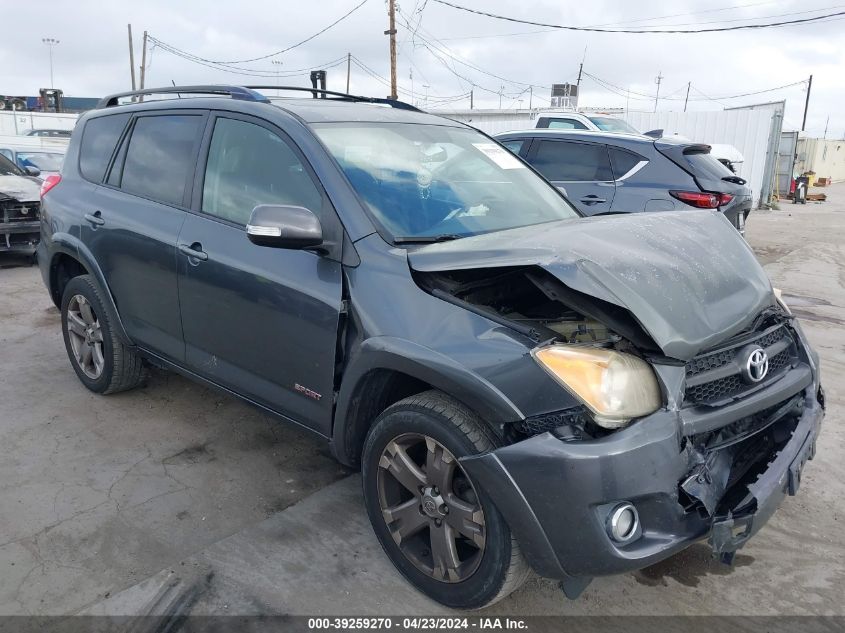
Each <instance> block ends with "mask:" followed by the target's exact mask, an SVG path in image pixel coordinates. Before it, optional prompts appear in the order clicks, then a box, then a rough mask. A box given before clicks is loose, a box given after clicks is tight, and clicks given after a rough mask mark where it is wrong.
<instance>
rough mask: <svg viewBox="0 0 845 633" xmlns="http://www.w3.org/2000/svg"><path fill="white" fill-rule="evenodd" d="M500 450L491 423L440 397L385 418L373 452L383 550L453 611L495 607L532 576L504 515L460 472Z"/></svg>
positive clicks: (367, 493)
mask: <svg viewBox="0 0 845 633" xmlns="http://www.w3.org/2000/svg"><path fill="white" fill-rule="evenodd" d="M498 445H499V442H498V440H497V438H496V436H495V435H494V433H493V432H492V430H491V429H490V428H489V427H488V426H486V425H485V424H484V422H483V421H481V420H480V419H479V418H478V417H477V416H476V415H475V414H473V413H472V412H471V411H470V410H468V409H467V408H466V407H464V406H463V405H462V404H461V403H459V402H457V401H456V400H454V399H452V398H450V397H448V396H446V395H445V394H443V393H440V392H438V391H427V392H425V393H421V394H418V395H415V396H411V397H409V398H405V399H404V400H401V401H400V402H397V403H396V404H394V405H392V406H391V407H389V408H388V409H386V410H385V411H384V412H383V413H382V414H381V415H380V416H379V417H378V419H377V420H376V421H375V423H374V425H373V428H372V429H371V430H370V433H369V435H368V436H367V441H366V443H365V445H364V454H363V460H362V477H363V485H364V502H365V505H366V507H367V513H368V514H369V517H370V521H371V522H372V525H373V529H374V531H375V533H376V536H377V537H378V539H379V541H380V543H381V546H382V548H383V549H384V551H385V553H386V554H387V555H388V557H389V558H390V559H391V560H392V562H393V564H394V565H395V566H396V568H397V569H398V570H399V571H400V572H401V573H402V575H403V576H405V578H406V579H407V580H408V581H410V583H411V584H412V585H414V587H416V588H417V589H418V590H420V591H422V592H423V593H424V594H426V595H427V596H429V597H430V598H432V599H434V600H436V601H437V602H440V603H441V604H444V605H446V606H448V607H453V608H459V609H479V608H481V607H484V606H487V605H489V604H492V603H494V602H496V601H497V600H500V599H502V598H504V597H505V596H507V595H508V594H509V593H511V592H512V591H514V590H515V589H516V588H518V587H519V586H520V585H521V584H522V583H523V582H524V580H525V578H526V577H527V574H528V573H529V568H528V565H527V563H526V562H525V559H524V558H523V556H522V554H521V552H520V549H519V545H518V544H517V542H516V539H515V538H514V537H513V535H512V534H511V532H510V529H509V528H508V525H507V523H506V522H505V520H504V518H503V517H502V515H501V513H500V512H499V511H498V510H497V509H496V507H495V505H494V504H493V503H492V501H491V500H490V498H489V497H487V495H486V494H485V493H484V492H483V491H482V490H480V489H479V488H476V487H475V486H474V485H473V482H472V481H471V480H470V479H469V477H468V476H467V474H466V472H465V471H464V469H463V468H462V467H461V466H460V464H459V462H458V459H459V458H461V457H464V456H466V455H473V454H477V453H481V452H485V451H489V450H492V449H494V448H496V447H497V446H498Z"/></svg>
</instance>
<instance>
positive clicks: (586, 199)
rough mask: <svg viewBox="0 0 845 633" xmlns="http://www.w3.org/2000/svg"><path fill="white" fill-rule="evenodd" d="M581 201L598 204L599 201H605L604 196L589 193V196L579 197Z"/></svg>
mask: <svg viewBox="0 0 845 633" xmlns="http://www.w3.org/2000/svg"><path fill="white" fill-rule="evenodd" d="M581 202H583V203H584V204H598V203H599V202H607V200H605V199H604V198H599V197H598V196H596V195H593V194H590V195H589V196H584V197H583V198H581Z"/></svg>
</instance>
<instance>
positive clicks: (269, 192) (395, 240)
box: [38, 86, 824, 608]
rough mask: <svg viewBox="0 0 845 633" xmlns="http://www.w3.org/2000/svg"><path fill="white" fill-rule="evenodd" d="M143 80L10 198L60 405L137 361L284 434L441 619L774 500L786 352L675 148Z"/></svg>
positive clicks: (764, 299)
mask: <svg viewBox="0 0 845 633" xmlns="http://www.w3.org/2000/svg"><path fill="white" fill-rule="evenodd" d="M274 89H275V88H274ZM285 90H286V91H293V90H296V89H285ZM299 90H304V92H305V94H308V93H310V92H311V89H299ZM152 92H156V93H160V96H163V97H165V98H163V99H158V100H146V101H144V102H139V101H136V102H135V103H132V104H128V105H120V101H121V99H123V98H127V97H131V96H134V95H137V94H138V93H127V94H125V95H114V96H112V97H107V98H105V99H104V100H103V101H102V102H101V104H100V106H99V107H98V108H97V109H96V110H94V111H92V112H89V113H87V114H85V115H84V116H83V117H82V118H81V119H80V121H79V124H78V125H77V127H76V130H75V131H74V134H73V136H72V138H71V141H70V147H69V149H68V153H67V159H66V161H65V165H64V167H63V169H62V173H61V175H50V176H48V177H47V178H46V179H45V181H44V183H43V186H42V190H41V191H42V192H41V199H42V209H41V233H42V239H41V242H40V244H39V245H38V261H39V264H40V268H41V272H42V276H43V279H44V283H45V285H46V287H47V290H48V292H49V294H50V297H51V298H52V300H53V301H54V302H55V304H56V306H57V307H58V308H59V309H60V310H61V329H62V334H63V337H64V342H65V346H66V349H67V354H68V359H69V362H70V365H71V367H72V368H73V371H75V373H76V375H77V376H78V378H79V380H80V382H81V383H82V384H83V385H84V386H85V387H86V388H88V389H89V390H91V391H92V392H95V393H99V394H110V393H115V392H119V391H123V390H127V389H132V388H133V387H136V386H138V385H139V384H141V383H142V382H143V380H144V377H145V373H146V368H147V367H148V366H150V365H153V366H158V367H165V368H168V369H172V370H174V371H178V372H181V373H183V374H185V375H186V376H189V377H191V378H192V379H194V380H198V381H200V382H202V383H204V384H206V385H209V386H211V387H214V388H217V389H220V390H222V391H225V392H227V393H229V394H233V395H235V396H237V397H239V398H241V399H243V400H244V401H246V402H249V403H251V404H253V405H255V406H257V407H258V408H260V409H261V410H263V411H265V412H267V413H268V414H271V415H273V416H275V417H277V418H279V419H280V420H284V421H288V422H292V423H295V424H298V425H301V426H303V427H305V428H307V429H310V430H311V431H314V432H315V433H317V434H318V435H320V436H322V437H324V438H325V439H326V440H327V441H328V442H329V445H330V447H331V450H332V452H333V454H334V455H335V456H336V457H337V459H338V460H339V461H341V462H342V463H344V464H346V465H348V466H350V467H353V468H360V469H361V471H362V482H363V497H364V504H365V506H366V509H367V512H368V514H369V517H370V520H371V522H372V526H373V530H374V532H375V534H376V536H377V538H378V540H379V542H380V543H381V545H382V547H383V548H384V551H385V553H386V555H387V556H388V557H389V558H390V559H391V560H392V561H393V563H394V564H395V565H396V567H397V569H398V570H399V571H400V572H401V573H402V574H403V576H404V577H405V578H406V579H407V580H408V581H409V582H410V583H411V584H413V586H415V587H416V588H418V589H419V590H420V591H422V592H424V593H425V594H427V595H428V596H430V597H432V598H433V599H435V600H437V601H439V602H441V603H442V604H444V605H448V606H450V607H456V608H478V607H482V606H484V605H488V604H490V603H492V602H495V601H496V600H498V599H500V598H502V597H503V596H505V595H507V594H508V593H510V592H511V591H513V590H514V589H516V588H517V587H519V586H520V584H522V582H523V581H524V580H525V578H526V577H527V575H528V573H529V571H530V570H531V569H533V570H534V571H535V572H536V573H538V574H539V575H541V576H545V577H549V578H555V579H558V580H560V581H561V586H562V588H563V589H564V591H565V592H566V594H567V595H568V596H570V597H577V595H578V594H579V593H580V592H581V591H582V590H583V589H584V587H585V586H586V585H587V584H588V583H589V582H590V579H592V578H593V577H594V576H599V575H606V574H614V573H621V572H626V571H630V570H634V569H639V568H642V567H645V566H648V565H652V564H654V563H657V562H658V561H661V560H663V559H665V558H667V557H669V556H671V555H672V554H674V553H676V552H678V551H680V550H682V549H684V548H686V547H688V546H689V545H690V544H692V543H694V542H698V541H701V540H702V539H705V538H707V539H708V543H709V544H710V546H711V548H712V550H713V553H714V554H715V555H717V556H719V557H720V558H721V559H722V560H723V561H724V562H727V563H729V562H730V561H731V560H732V558H733V556H734V554H735V552H736V551H737V550H738V549H739V548H741V547H742V546H743V545H744V544H745V543H746V541H747V540H748V539H749V538H750V537H751V536H752V535H754V534H755V533H756V532H757V531H758V530H759V529H760V528H761V527H762V525H763V524H764V523H765V522H766V520H767V519H768V518H769V517H770V516H771V515H772V514H773V512H774V511H775V510H776V508H777V507H778V506H779V504H780V503H781V501H782V499H783V498H784V497H785V496H786V495H787V494H790V495H792V494H795V493H796V492H797V489H798V484H799V482H800V479H801V471H802V469H803V468H804V467H805V463H806V462H807V461H808V460H809V459H812V457H813V455H814V451H815V442H816V437H817V434H818V432H819V428H820V425H821V422H822V418H823V415H824V393H823V391H822V387H821V384H820V378H819V371H818V357H817V355H816V353H815V352H814V351H813V350H812V349H811V348H810V346H809V345H808V343H807V340H806V338H805V336H804V334H803V333H802V331H801V328H800V326H799V325H798V323H797V322H796V321H795V320H794V319H793V318H792V316H791V315H790V313H789V309H788V308H787V307H786V306H785V305H784V304H783V303H782V301H781V300H780V299H779V297H778V296H777V295H776V292H775V291H774V289H773V288H772V287H771V284H770V282H769V280H768V278H767V276H766V274H765V272H764V271H763V269H762V268H761V266H760V265H759V263H758V262H757V261H756V259H755V258H754V255H753V253H752V252H751V250H750V249H749V248H748V246H747V245H746V244H745V242H744V241H743V239H742V238H741V237H740V235H739V233H738V232H737V231H736V230H735V228H734V227H732V226H731V225H730V224H729V222H727V221H726V220H725V218H724V217H722V214H721V213H720V211H727V210H730V209H733V208H734V207H735V206H738V209H737V213H738V214H740V215H741V214H742V213H744V209H745V207H744V205H745V201H744V200H740V201H739V202H735V201H734V200H731V201H727V200H726V199H725V200H723V199H722V198H721V197H720V198H719V204H712V203H711V202H712V201H710V199H709V198H708V200H707V202H708V204H706V205H698V206H706V207H707V208H706V209H696V208H695V207H696V204H695V200H696V198H695V196H699V198H698V199H703V198H700V197H701V196H708V195H712V196H722V195H723V194H725V195H732V196H734V197H735V198H742V197H743V196H744V191H743V190H742V189H741V187H742V186H743V185H742V184H740V183H739V182H736V181H731V180H728V179H726V177H725V175H724V172H722V171H719V170H717V169H716V166H715V165H714V164H713V161H710V160H709V159H708V156H707V151H706V148H705V147H704V146H700V145H696V144H689V143H682V142H675V143H673V142H669V141H666V142H661V141H657V140H654V139H652V140H650V141H645V140H642V139H640V138H635V137H631V136H625V137H620V136H610V135H604V134H602V135H601V136H599V135H595V136H590V137H581V136H571V135H570V134H571V133H566V135H565V136H555V134H560V132H555V131H554V130H545V131H542V130H541V131H534V132H532V133H530V134H528V133H526V135H524V136H520V137H514V138H510V139H508V138H504V139H502V140H504V141H505V142H506V143H508V144H509V146H510V147H511V148H512V149H513V150H514V151H516V152H517V154H519V156H515V155H514V154H512V153H511V152H509V151H508V150H507V149H505V148H504V147H503V146H502V145H500V144H499V143H497V142H496V141H494V140H493V139H491V138H490V137H488V136H485V135H484V134H482V133H480V132H478V131H477V130H475V129H473V128H471V127H469V126H466V125H464V124H461V123H457V122H454V121H450V120H448V119H444V118H442V117H438V116H434V115H432V114H427V113H424V112H421V111H419V110H417V109H416V108H414V107H413V106H410V105H408V104H404V103H401V102H397V101H391V100H385V99H371V98H363V97H353V96H350V95H340V94H337V93H326V92H323V93H321V96H322V97H324V98H319V99H311V98H305V99H302V98H284V99H281V100H278V101H276V102H271V100H270V99H268V98H267V97H265V96H264V95H263V94H261V93H260V92H258V91H256V90H251V89H249V88H244V87H239V86H207V87H203V86H199V87H198V86H193V87H173V88H164V89H161V90H158V91H145V92H144V94H150V93H152ZM187 93H193V94H195V95H196V97H195V98H191V99H176V98H166V97H176V96H179V95H181V96H184V95H185V94H187ZM522 158H525V159H527V160H528V163H526V162H525V161H523V159H522ZM529 163H532V164H534V165H535V166H536V169H537V171H535V169H533V168H532V167H530V166H529ZM716 165H718V163H716ZM720 167H721V166H720ZM540 173H545V174H546V175H547V177H548V178H551V179H552V180H553V181H555V182H557V183H558V184H560V185H562V186H563V187H564V188H565V189H566V191H567V194H569V195H570V196H572V197H573V198H574V199H575V200H576V203H575V205H573V204H571V203H570V201H569V199H568V198H567V196H565V195H564V194H563V193H562V192H561V190H560V189H559V188H556V187H555V186H554V185H553V184H552V183H550V182H549V181H548V180H546V179H544V178H543V177H542V176H541V175H540ZM729 187H730V188H729ZM738 188H740V189H738ZM664 189H665V191H664ZM671 192H675V194H674V195H673V194H672V193H671ZM667 193H668V195H667ZM691 196H692V197H691ZM685 197H686V199H685ZM599 199H602V200H599ZM652 200H654V201H657V202H653V203H651V202H650V201H652ZM598 205H602V206H598ZM669 205H672V207H671V210H670V208H669ZM653 208H660V209H665V210H664V211H663V212H661V213H627V211H632V210H633V211H647V210H652V209H653ZM682 208H683V209H684V210H680V209H682ZM620 212H622V213H620ZM599 213H601V215H599ZM591 214H592V217H591ZM737 217H739V215H738V216H737ZM151 298H154V299H155V300H151ZM330 515H331V512H330V510H329V511H328V513H327V514H326V516H330ZM326 556H330V553H329V552H327V553H326Z"/></svg>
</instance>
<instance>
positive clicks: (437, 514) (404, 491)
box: [377, 433, 486, 583]
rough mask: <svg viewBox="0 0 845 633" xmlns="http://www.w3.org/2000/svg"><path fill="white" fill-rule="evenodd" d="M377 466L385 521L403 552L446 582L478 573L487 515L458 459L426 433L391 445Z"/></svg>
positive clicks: (403, 438)
mask: <svg viewBox="0 0 845 633" xmlns="http://www.w3.org/2000/svg"><path fill="white" fill-rule="evenodd" d="M378 466H379V467H378V474H377V486H378V499H379V505H380V507H381V513H382V517H383V518H384V521H385V523H386V525H387V528H388V530H389V531H390V534H391V536H392V537H393V541H394V542H395V543H396V545H397V546H398V547H399V549H400V551H401V552H402V554H403V555H404V556H405V557H406V558H407V559H408V560H409V561H410V562H411V563H412V564H413V565H414V566H415V567H416V568H417V569H419V570H420V571H422V572H423V573H425V574H426V575H428V576H430V577H431V578H434V579H435V580H439V581H442V582H449V583H454V582H460V581H462V580H466V579H467V578H469V577H470V576H471V575H472V574H473V573H475V571H476V570H477V569H478V565H479V564H480V563H481V558H482V556H483V553H484V545H485V538H486V530H485V522H484V511H483V510H482V508H481V503H480V502H479V500H478V495H477V494H476V491H475V489H474V488H473V486H472V483H471V482H470V480H469V478H468V477H467V475H466V473H465V472H464V470H463V468H461V466H460V464H459V463H458V460H457V459H455V456H454V455H452V453H451V452H449V450H448V449H447V448H446V447H445V446H443V445H442V444H440V443H439V442H438V441H437V440H435V439H433V438H431V437H429V436H427V435H420V434H416V433H406V434H403V435H400V436H399V437H396V438H394V439H393V440H391V441H390V442H388V444H387V446H385V448H384V450H383V451H382V454H381V457H380V459H379V464H378Z"/></svg>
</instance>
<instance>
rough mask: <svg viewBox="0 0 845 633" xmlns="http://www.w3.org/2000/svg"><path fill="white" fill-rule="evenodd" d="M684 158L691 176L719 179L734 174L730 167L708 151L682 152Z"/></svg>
mask: <svg viewBox="0 0 845 633" xmlns="http://www.w3.org/2000/svg"><path fill="white" fill-rule="evenodd" d="M684 160H685V161H686V162H687V165H688V166H689V171H690V172H691V173H692V175H693V176H698V177H701V178H708V179H712V180H721V179H722V178H724V177H726V176H733V175H734V173H733V172H732V171H731V170H730V169H728V168H727V167H725V166H724V165H723V164H722V163H720V162H719V161H718V160H716V159H715V158H713V155H712V154H710V153H709V152H689V153H688V152H684Z"/></svg>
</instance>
